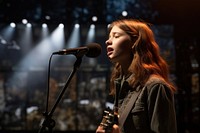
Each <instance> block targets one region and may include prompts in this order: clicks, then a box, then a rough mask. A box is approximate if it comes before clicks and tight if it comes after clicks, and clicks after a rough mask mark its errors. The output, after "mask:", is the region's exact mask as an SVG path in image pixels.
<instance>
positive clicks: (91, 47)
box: [85, 43, 102, 58]
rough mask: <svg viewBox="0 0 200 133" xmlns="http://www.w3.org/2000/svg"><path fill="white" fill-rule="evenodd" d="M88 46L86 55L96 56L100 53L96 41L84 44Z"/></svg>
mask: <svg viewBox="0 0 200 133" xmlns="http://www.w3.org/2000/svg"><path fill="white" fill-rule="evenodd" d="M86 47H87V48H88V52H87V53H86V54H85V55H86V56H87V57H92V58H93V57H97V56H99V55H100V54H101V50H102V48H101V45H100V44H98V43H91V44H88V45H87V46H86Z"/></svg>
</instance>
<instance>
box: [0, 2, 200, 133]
mask: <svg viewBox="0 0 200 133" xmlns="http://www.w3.org/2000/svg"><path fill="white" fill-rule="evenodd" d="M120 18H136V19H140V20H143V21H146V22H148V23H150V24H151V28H152V30H153V31H154V33H155V37H156V40H157V42H158V43H159V45H160V48H161V54H162V56H163V57H164V58H165V59H166V60H167V62H168V64H169V66H170V72H171V75H170V76H171V79H172V80H173V82H174V83H175V84H176V86H177V88H178V92H177V93H176V95H175V102H176V103H175V104H176V113H177V125H178V132H179V133H199V132H200V127H199V125H200V110H199V109H200V88H199V85H200V82H199V75H200V68H199V63H200V55H199V52H200V26H199V23H200V1H199V0H190V1H188V0H0V132H7V133H8V132H26V133H27V132H37V131H38V130H39V128H40V122H41V120H42V119H43V118H44V117H43V113H44V112H45V110H46V106H47V104H46V97H47V90H48V88H49V104H48V111H50V110H51V108H52V107H53V105H54V104H55V100H56V99H57V97H58V95H59V93H60V91H61V90H62V89H63V87H64V85H65V84H66V82H67V80H68V77H69V75H70V73H71V72H72V70H73V67H74V62H75V61H76V58H75V56H73V55H65V56H61V55H55V56H52V58H51V60H50V56H51V55H52V53H53V52H55V51H59V50H62V49H66V48H75V47H82V46H85V45H87V44H90V43H92V42H96V43H99V44H101V46H102V53H101V55H100V56H98V57H97V58H89V57H83V60H82V63H81V66H80V68H79V69H78V71H77V72H76V73H75V75H74V76H73V78H72V80H71V82H70V84H69V86H68V87H67V89H66V91H65V93H64V95H63V97H62V99H61V100H60V103H59V104H58V106H57V107H56V109H55V112H54V113H53V116H52V118H53V119H54V120H55V122H56V125H55V127H54V128H53V130H54V131H55V132H73V131H74V132H76V131H83V132H95V129H96V128H97V126H98V125H99V123H100V121H101V118H102V113H103V110H104V109H105V108H106V107H108V106H109V107H111V106H112V100H111V101H110V100H108V99H109V96H108V92H109V76H110V69H111V64H110V62H109V60H108V59H107V57H106V50H105V40H106V39H107V26H108V24H109V23H110V22H112V21H113V20H116V19H120ZM49 66H50V67H49Z"/></svg>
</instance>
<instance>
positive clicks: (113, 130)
mask: <svg viewBox="0 0 200 133" xmlns="http://www.w3.org/2000/svg"><path fill="white" fill-rule="evenodd" d="M96 133H120V130H119V126H118V114H116V113H114V111H112V110H110V109H107V110H105V111H104V115H103V119H102V121H101V123H100V126H99V127H98V128H97V130H96Z"/></svg>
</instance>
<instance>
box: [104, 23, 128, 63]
mask: <svg viewBox="0 0 200 133" xmlns="http://www.w3.org/2000/svg"><path fill="white" fill-rule="evenodd" d="M106 45H107V56H108V58H109V59H110V60H111V62H113V63H116V62H119V63H120V64H121V65H123V64H124V63H129V62H130V61H131V60H132V42H131V39H130V36H129V35H128V34H127V33H125V32H124V31H123V30H122V29H120V28H119V27H117V26H114V27H113V28H112V29H111V31H110V34H109V38H108V40H107V41H106Z"/></svg>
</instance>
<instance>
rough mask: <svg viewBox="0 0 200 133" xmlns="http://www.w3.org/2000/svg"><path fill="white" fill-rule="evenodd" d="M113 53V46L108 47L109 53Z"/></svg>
mask: <svg viewBox="0 0 200 133" xmlns="http://www.w3.org/2000/svg"><path fill="white" fill-rule="evenodd" d="M112 53H113V48H111V47H107V55H108V56H109V55H111V54H112Z"/></svg>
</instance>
